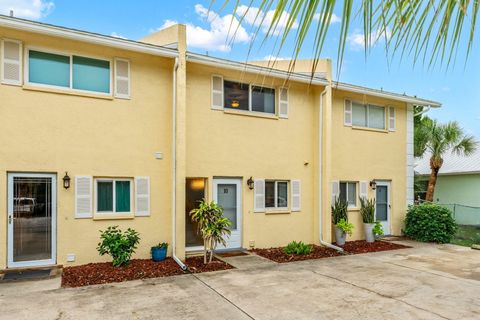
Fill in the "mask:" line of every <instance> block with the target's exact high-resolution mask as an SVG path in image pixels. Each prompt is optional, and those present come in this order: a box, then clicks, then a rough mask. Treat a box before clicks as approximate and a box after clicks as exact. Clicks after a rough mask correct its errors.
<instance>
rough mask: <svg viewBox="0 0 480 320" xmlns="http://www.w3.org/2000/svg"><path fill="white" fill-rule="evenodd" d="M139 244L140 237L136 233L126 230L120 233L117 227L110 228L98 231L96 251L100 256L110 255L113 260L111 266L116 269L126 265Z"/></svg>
mask: <svg viewBox="0 0 480 320" xmlns="http://www.w3.org/2000/svg"><path fill="white" fill-rule="evenodd" d="M139 242H140V236H139V233H138V232H137V231H135V230H133V229H130V228H128V229H127V231H125V232H122V230H120V229H119V228H118V226H113V227H112V226H110V227H108V228H107V230H105V231H101V230H100V242H99V243H98V247H97V250H98V253H100V255H101V256H103V255H104V254H108V255H110V256H111V257H112V259H113V261H112V264H113V265H114V266H115V267H118V266H121V265H125V264H128V262H129V261H130V258H131V257H132V254H133V253H134V252H135V249H137V245H138V243H139Z"/></svg>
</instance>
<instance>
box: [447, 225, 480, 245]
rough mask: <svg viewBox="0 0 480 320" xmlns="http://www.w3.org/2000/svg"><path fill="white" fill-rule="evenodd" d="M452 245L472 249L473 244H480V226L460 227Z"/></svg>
mask: <svg viewBox="0 0 480 320" xmlns="http://www.w3.org/2000/svg"><path fill="white" fill-rule="evenodd" d="M451 243H453V244H457V245H459V246H465V247H471V246H472V244H480V226H464V225H459V226H458V230H457V233H456V234H455V236H454V238H453V240H452V241H451Z"/></svg>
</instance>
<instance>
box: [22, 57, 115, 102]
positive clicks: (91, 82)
mask: <svg viewBox="0 0 480 320" xmlns="http://www.w3.org/2000/svg"><path fill="white" fill-rule="evenodd" d="M26 64H27V70H28V71H27V72H26V79H27V83H28V84H31V85H40V86H44V87H53V88H59V89H70V90H75V91H82V92H92V93H99V94H106V95H111V93H112V85H111V83H112V81H111V79H112V72H111V69H112V68H111V62H110V60H105V59H97V58H90V57H83V56H77V55H69V54H62V53H52V52H46V51H39V50H34V49H28V50H27V58H26Z"/></svg>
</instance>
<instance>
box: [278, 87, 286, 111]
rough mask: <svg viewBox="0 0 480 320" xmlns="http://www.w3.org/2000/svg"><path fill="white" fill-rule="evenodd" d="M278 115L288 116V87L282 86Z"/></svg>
mask: <svg viewBox="0 0 480 320" xmlns="http://www.w3.org/2000/svg"><path fill="white" fill-rule="evenodd" d="M278 116H279V117H280V118H284V119H287V118H288V89H287V88H280V94H279V98H278Z"/></svg>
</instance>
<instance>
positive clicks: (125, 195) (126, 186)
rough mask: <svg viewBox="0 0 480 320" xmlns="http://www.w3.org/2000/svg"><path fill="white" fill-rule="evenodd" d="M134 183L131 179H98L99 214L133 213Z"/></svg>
mask: <svg viewBox="0 0 480 320" xmlns="http://www.w3.org/2000/svg"><path fill="white" fill-rule="evenodd" d="M132 186H133V183H132V180H130V179H96V180H95V205H96V206H95V208H96V212H97V213H99V214H108V213H114V214H115V213H118V214H129V213H132V212H133V208H132V207H133V201H132V199H133V187H132Z"/></svg>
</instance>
